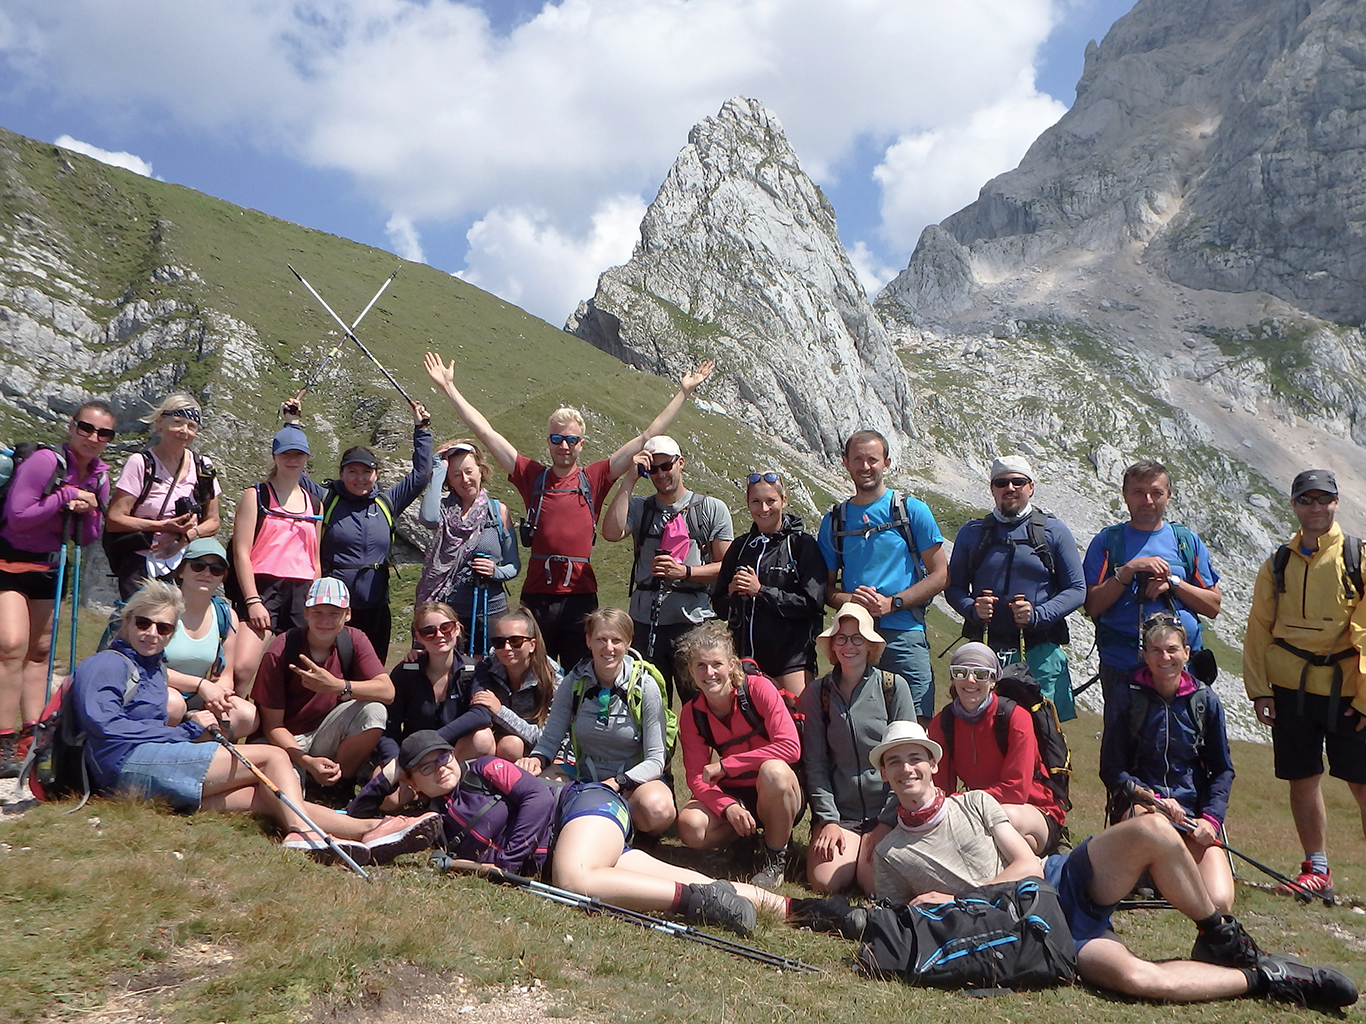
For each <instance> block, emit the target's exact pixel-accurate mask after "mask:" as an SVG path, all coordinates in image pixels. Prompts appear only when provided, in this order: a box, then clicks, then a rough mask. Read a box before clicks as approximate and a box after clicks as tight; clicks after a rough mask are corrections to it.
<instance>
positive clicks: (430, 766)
mask: <svg viewBox="0 0 1366 1024" xmlns="http://www.w3.org/2000/svg"><path fill="white" fill-rule="evenodd" d="M453 760H455V751H454V750H447V751H446V752H444V753H443V754H442V755H441V756H440V757H438V758H437V759H436V760H434V761H428V762H427V763H426V764H421V765H415V766H414V767H413V771H414V772H416V773H417V774H418V775H435V774H436V770H437V769H438V768H444V767H446V765H448V764H450V763H451V762H452V761H453Z"/></svg>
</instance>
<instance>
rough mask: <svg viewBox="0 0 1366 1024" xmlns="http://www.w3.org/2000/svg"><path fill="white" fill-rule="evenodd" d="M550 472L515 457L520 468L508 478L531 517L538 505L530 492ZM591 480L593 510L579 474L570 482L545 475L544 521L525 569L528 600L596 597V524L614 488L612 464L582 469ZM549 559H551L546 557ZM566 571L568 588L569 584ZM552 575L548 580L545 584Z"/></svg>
mask: <svg viewBox="0 0 1366 1024" xmlns="http://www.w3.org/2000/svg"><path fill="white" fill-rule="evenodd" d="M545 468H546V467H545V466H543V465H542V464H541V463H539V462H534V461H533V460H531V459H528V458H527V457H526V456H525V455H518V456H517V465H516V466H514V467H513V470H512V472H511V473H510V474H508V480H510V481H511V482H512V485H513V486H514V487H516V488H517V490H518V491H520V492H521V495H522V500H523V501H524V502H526V507H527V512H528V513H532V512H535V510H536V505H537V501H536V499H535V498H534V497H533V496H532V489H533V487H534V486H535V484H536V480H537V478H538V477H539V476H540V475H541V472H542V471H543V470H544V469H545ZM581 468H582V470H583V472H584V473H585V474H586V475H587V477H588V489H589V490H590V491H591V492H592V495H593V507H592V508H591V509H590V508H589V507H588V502H586V501H585V500H584V498H583V494H582V492H581V491H580V490H579V470H578V469H575V470H574V471H573V472H571V473H570V474H569V475H568V476H556V475H555V472H554V471H553V470H552V471H551V472H549V473H547V474H546V480H545V499H544V502H543V503H542V504H541V518H540V522H539V523H538V524H537V526H536V536H535V537H534V538H533V540H532V542H531V558H530V560H529V561H530V564H529V565H528V566H527V571H526V583H524V584H523V585H522V591H523V592H524V593H527V594H596V593H597V592H598V581H597V577H595V576H594V575H593V567H592V566H591V565H589V564H588V561H587V560H588V558H589V557H590V556H591V555H592V554H593V532H594V531H593V523H594V519H595V517H596V516H597V515H598V513H599V512H601V511H602V503H603V502H604V501H605V500H606V499H607V492H608V491H609V490H611V488H612V464H611V462H610V460H608V459H600V460H599V461H597V462H594V463H591V464H589V465H587V466H583V467H581ZM555 555H568V556H571V557H573V558H581V559H584V561H581V562H566V561H565V560H564V559H563V558H555V557H554V556H555ZM547 556H549V557H547ZM566 566H567V567H568V574H569V582H568V584H567V585H566V583H565V573H566ZM547 570H549V575H550V579H549V580H547V579H546V573H547Z"/></svg>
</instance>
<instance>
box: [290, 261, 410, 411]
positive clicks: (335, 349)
mask: <svg viewBox="0 0 1366 1024" xmlns="http://www.w3.org/2000/svg"><path fill="white" fill-rule="evenodd" d="M291 269H293V268H291ZM399 269H401V268H395V270H394V272H393V273H392V274H390V275H389V276H388V277H386V278H385V279H384V283H383V284H382V285H380V286H379V291H377V292H375V297H374V298H373V299H371V300H370V303H369V305H367V306H366V307H365V308H364V309H362V310H361V311H360V316H358V317H356V319H355V320H353V321H351V330H353V331H354V330H355V329H356V328H357V327H359V326H360V322H361V321H362V320H364V319H365V314H366V313H368V312H370V307H371V306H373V305H374V304H375V303H376V302H378V301H379V297H380V296H381V295H383V294H384V289H386V288H388V287H389V284H390V282H392V281H393V279H394V278H396V277H398V271H399ZM346 337H347V336H346V335H345V334H343V335H342V336H341V337H340V338H338V339H337V343H336V344H335V345H333V346H332V351H330V352H329V353H327V355H326V356H325V357H324V358H323V361H322V362H321V363H319V364H318V368H317V369H316V370H314V371H313V374H312V376H310V377H309V378H308V380H306V381H304V386H303V387H301V388H300V389H299V391H298V393H297V394H296V395H295V396H294V397H295V399H296V400H297V399H300V398H303V397H304V393H305V392H306V391H307V390H308V389H309V388H311V387H312V386H313V385H314V384H316V383H318V381H319V380H320V379H321V378H322V375H323V371H324V370H326V369H327V364H328V363H330V362H332V360H333V359H334V358H335V357H336V356H337V354H338V353H339V352H341V350H342V346H343V345H345V344H346Z"/></svg>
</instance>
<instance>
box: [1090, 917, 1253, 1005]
mask: <svg viewBox="0 0 1366 1024" xmlns="http://www.w3.org/2000/svg"><path fill="white" fill-rule="evenodd" d="M1077 973H1078V974H1079V975H1081V978H1082V980H1083V981H1085V982H1086V983H1087V984H1088V985H1094V986H1096V988H1103V989H1106V990H1108V991H1110V992H1119V993H1122V994H1123V995H1128V996H1137V997H1139V998H1142V999H1158V1000H1162V1001H1164V1002H1172V1003H1194V1002H1201V1001H1203V1000H1207V999H1231V998H1234V997H1236V996H1242V995H1246V994H1247V991H1248V980H1247V975H1245V974H1244V973H1243V972H1242V971H1241V970H1238V969H1237V968H1234V967H1219V966H1217V965H1215V964H1204V963H1197V962H1195V961H1194V960H1165V961H1163V962H1161V963H1152V962H1151V961H1148V960H1143V959H1140V958H1139V957H1136V956H1134V954H1133V953H1131V952H1130V951H1129V950H1128V949H1127V948H1126V947H1125V945H1124V943H1122V942H1120V941H1119V939H1117V938H1115V937H1114V933H1113V932H1110V933H1107V934H1106V935H1105V936H1103V937H1102V938H1099V939H1092V940H1091V941H1090V942H1088V943H1086V945H1084V946H1082V947H1081V951H1080V952H1079V953H1078V954H1077Z"/></svg>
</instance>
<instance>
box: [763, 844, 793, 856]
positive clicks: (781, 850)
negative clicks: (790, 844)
mask: <svg viewBox="0 0 1366 1024" xmlns="http://www.w3.org/2000/svg"><path fill="white" fill-rule="evenodd" d="M764 849H765V850H767V851H768V852H769V853H771V854H773V856H775V857H779V856H782V855H784V854H786V853H787V844H786V843H783V845H782V846H769V845H768V843H764Z"/></svg>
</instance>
